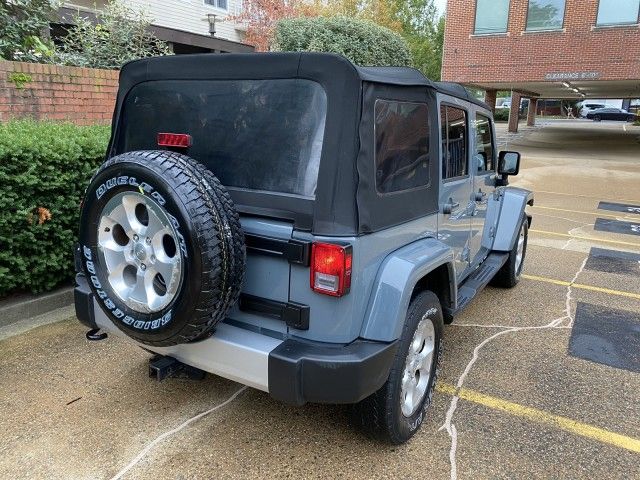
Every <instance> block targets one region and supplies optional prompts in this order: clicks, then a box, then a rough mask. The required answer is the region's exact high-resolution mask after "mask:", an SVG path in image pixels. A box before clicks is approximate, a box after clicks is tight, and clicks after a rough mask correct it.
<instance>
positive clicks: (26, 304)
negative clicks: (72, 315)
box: [0, 287, 73, 327]
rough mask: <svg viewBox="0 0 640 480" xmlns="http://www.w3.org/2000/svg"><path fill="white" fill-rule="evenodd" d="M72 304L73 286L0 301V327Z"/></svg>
mask: <svg viewBox="0 0 640 480" xmlns="http://www.w3.org/2000/svg"><path fill="white" fill-rule="evenodd" d="M72 304H73V287H65V288H61V289H59V290H56V291H54V292H50V293H45V294H44V295H38V296H24V297H19V298H16V299H12V300H8V301H6V302H2V303H0V327H5V326H7V325H11V324H13V323H16V322H19V321H21V320H26V319H28V318H32V317H36V316H38V315H43V314H45V313H48V312H51V311H53V310H57V309H59V308H62V307H66V306H69V305H72Z"/></svg>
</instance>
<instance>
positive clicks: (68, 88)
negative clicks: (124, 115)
mask: <svg viewBox="0 0 640 480" xmlns="http://www.w3.org/2000/svg"><path fill="white" fill-rule="evenodd" d="M19 74H24V75H25V76H28V77H29V78H30V79H31V81H28V82H26V83H25V84H24V86H23V87H22V88H19V87H18V86H17V85H16V82H14V81H11V78H12V77H14V78H15V77H18V76H19ZM117 90H118V72H117V71H113V70H96V69H91V68H78V67H61V66H56V65H42V64H38V63H20V62H7V61H0V121H6V120H9V119H11V118H33V119H36V120H59V121H61V120H64V121H70V122H73V123H76V124H79V125H88V124H100V123H101V124H107V123H109V122H110V121H111V115H112V114H113V107H114V103H115V98H116V92H117Z"/></svg>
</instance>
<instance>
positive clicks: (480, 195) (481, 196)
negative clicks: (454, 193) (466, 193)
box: [476, 190, 487, 202]
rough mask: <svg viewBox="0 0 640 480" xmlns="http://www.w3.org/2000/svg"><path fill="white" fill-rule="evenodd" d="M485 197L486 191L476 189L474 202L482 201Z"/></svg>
mask: <svg viewBox="0 0 640 480" xmlns="http://www.w3.org/2000/svg"><path fill="white" fill-rule="evenodd" d="M486 198H487V193H486V192H483V191H482V190H478V192H477V193H476V202H484V201H485V200H486Z"/></svg>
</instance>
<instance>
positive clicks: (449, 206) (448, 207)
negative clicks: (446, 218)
mask: <svg viewBox="0 0 640 480" xmlns="http://www.w3.org/2000/svg"><path fill="white" fill-rule="evenodd" d="M459 207H460V202H454V201H453V200H452V199H451V198H450V199H449V202H448V203H445V204H444V205H443V206H442V213H444V214H445V215H451V212H453V211H454V210H455V209H456V208H459Z"/></svg>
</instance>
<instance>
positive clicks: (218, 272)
mask: <svg viewBox="0 0 640 480" xmlns="http://www.w3.org/2000/svg"><path fill="white" fill-rule="evenodd" d="M138 197H140V198H143V200H142V203H144V202H148V203H149V204H153V206H154V208H156V209H160V210H161V213H162V216H163V217H164V218H165V220H166V222H165V224H166V225H167V229H170V230H171V232H172V238H175V247H176V248H174V251H175V252H176V253H174V255H179V259H178V261H179V262H180V265H181V270H180V272H181V273H180V275H178V276H177V277H173V276H172V277H171V280H172V281H175V282H177V283H175V285H177V290H176V291H175V293H174V294H173V296H172V297H165V298H166V299H167V300H166V302H168V303H167V304H166V305H164V306H162V308H160V307H158V309H157V310H154V309H151V308H150V309H148V310H144V309H138V308H134V307H136V305H133V306H132V305H131V303H130V302H129V303H127V302H126V301H125V300H126V298H127V297H126V296H124V297H123V296H122V295H121V294H120V295H119V294H118V293H117V288H116V289H115V290H114V288H113V284H112V283H111V281H110V279H109V271H108V268H107V265H106V257H105V254H104V253H103V251H102V250H101V249H102V248H103V247H101V244H100V243H99V241H98V237H99V235H100V232H98V228H99V225H100V222H101V218H103V215H106V216H107V217H108V213H105V212H106V206H107V205H111V204H109V202H110V201H112V200H113V202H116V204H117V202H118V201H119V200H118V199H120V198H138ZM145 198H146V199H151V200H144V199H145ZM123 201H124V200H123ZM113 202H112V203H113ZM125 203H126V202H125ZM125 223H126V222H125ZM116 226H117V225H116ZM101 231H102V230H101ZM104 231H109V229H108V228H107V229H104ZM123 232H124V230H123ZM103 235H104V233H103ZM108 235H112V234H111V233H109V234H108ZM113 235H114V238H115V229H114V233H113ZM134 236H135V235H134ZM109 238H111V237H109ZM149 238H150V237H149ZM147 241H148V243H149V244H150V243H151V240H150V239H147ZM121 242H122V243H120V245H123V250H127V251H131V252H132V253H133V251H134V247H135V244H134V243H132V240H131V239H130V238H129V237H128V236H125V237H124V240H122V239H121ZM80 244H81V252H82V265H83V269H84V273H85V275H86V276H87V279H88V280H89V285H90V286H91V288H92V290H93V292H94V294H95V297H96V299H97V302H98V304H99V305H100V307H101V308H102V310H103V311H104V312H105V314H106V315H107V316H108V318H109V319H110V320H111V321H112V322H113V323H114V324H115V325H116V326H117V327H118V328H120V329H121V330H122V331H123V332H125V333H126V334H127V335H129V336H130V337H132V338H134V339H136V340H138V341H140V342H142V343H145V344H148V345H155V346H167V345H174V344H178V343H186V342H190V341H193V340H196V339H199V338H203V337H205V336H207V335H209V334H210V333H211V332H212V330H213V328H214V327H215V325H216V324H217V323H218V322H219V321H220V320H222V319H223V318H224V317H225V316H226V314H227V312H228V310H229V309H230V308H231V306H233V304H234V303H235V302H236V301H237V299H238V296H239V293H240V287H241V284H242V280H243V277H244V269H245V246H244V235H243V233H242V229H241V228H240V220H239V217H238V214H237V212H236V211H235V208H234V206H233V202H232V200H231V197H230V196H229V194H228V192H227V191H226V190H225V188H224V187H223V186H222V185H221V184H220V182H219V181H218V179H217V178H216V177H215V176H214V174H213V173H212V172H209V171H208V170H207V169H206V168H204V167H203V166H202V165H201V164H199V163H198V162H197V161H195V160H194V159H192V158H190V157H187V156H185V155H181V154H178V153H175V152H167V151H141V152H129V153H124V154H122V155H118V156H116V157H113V158H111V159H109V160H108V161H107V162H105V164H104V165H103V166H102V167H101V168H100V169H99V170H98V172H97V173H96V174H95V176H94V178H93V180H92V181H91V184H90V185H89V187H88V188H87V192H86V194H85V200H84V203H83V209H82V214H81V221H80ZM132 245H133V247H131V246H132ZM130 247H131V249H130ZM129 249H130V250H129ZM142 267H144V265H142ZM126 268H129V267H128V266H127V267H126ZM144 285H145V288H146V285H147V284H146V283H145V284H144ZM116 287H117V285H116ZM170 298H171V301H169V299H170Z"/></svg>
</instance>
